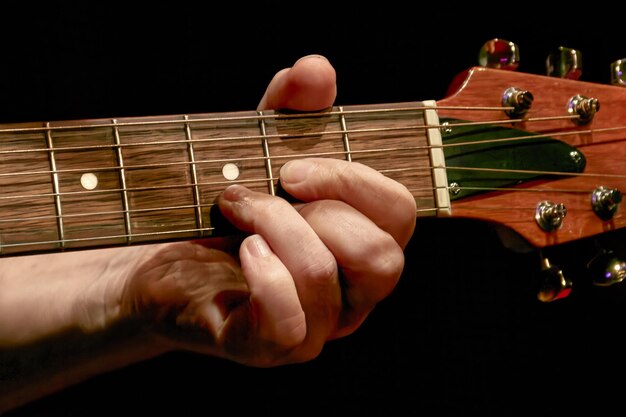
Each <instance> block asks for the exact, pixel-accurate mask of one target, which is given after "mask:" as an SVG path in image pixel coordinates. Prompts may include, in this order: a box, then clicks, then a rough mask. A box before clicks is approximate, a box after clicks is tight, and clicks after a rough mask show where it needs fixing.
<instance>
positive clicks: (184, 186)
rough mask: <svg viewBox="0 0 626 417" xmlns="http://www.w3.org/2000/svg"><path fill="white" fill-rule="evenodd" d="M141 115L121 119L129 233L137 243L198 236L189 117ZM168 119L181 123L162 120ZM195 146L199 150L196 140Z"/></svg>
mask: <svg viewBox="0 0 626 417" xmlns="http://www.w3.org/2000/svg"><path fill="white" fill-rule="evenodd" d="M141 120H142V121H144V122H145V123H132V122H133V121H136V119H133V118H125V119H123V118H120V119H117V123H118V126H117V132H118V137H119V139H118V141H119V143H120V156H121V157H122V158H123V176H124V179H125V183H124V184H123V188H124V190H125V194H126V199H127V209H128V214H129V216H128V219H129V221H130V222H129V225H130V229H131V230H130V231H129V233H128V234H129V235H130V237H131V238H132V241H133V243H138V242H149V241H152V240H154V239H160V240H170V239H184V238H195V237H200V236H201V231H200V230H199V227H198V225H197V219H196V210H197V204H196V203H195V200H194V188H195V185H194V184H196V183H195V182H194V180H193V178H192V177H191V172H192V171H191V169H190V166H191V164H190V162H189V161H190V155H189V144H190V141H189V140H188V139H187V137H186V132H185V130H186V129H185V126H186V125H187V124H189V123H188V121H187V120H185V118H184V117H182V116H175V117H172V116H158V117H149V118H142V119H141ZM165 120H176V121H177V123H161V122H162V121H165ZM150 123H154V124H150ZM193 148H194V153H195V150H196V149H195V144H194V146H193ZM197 162H198V161H197V160H196V163H197ZM131 213H132V216H131V215H130V214H131ZM181 231H185V232H182V233H181Z"/></svg>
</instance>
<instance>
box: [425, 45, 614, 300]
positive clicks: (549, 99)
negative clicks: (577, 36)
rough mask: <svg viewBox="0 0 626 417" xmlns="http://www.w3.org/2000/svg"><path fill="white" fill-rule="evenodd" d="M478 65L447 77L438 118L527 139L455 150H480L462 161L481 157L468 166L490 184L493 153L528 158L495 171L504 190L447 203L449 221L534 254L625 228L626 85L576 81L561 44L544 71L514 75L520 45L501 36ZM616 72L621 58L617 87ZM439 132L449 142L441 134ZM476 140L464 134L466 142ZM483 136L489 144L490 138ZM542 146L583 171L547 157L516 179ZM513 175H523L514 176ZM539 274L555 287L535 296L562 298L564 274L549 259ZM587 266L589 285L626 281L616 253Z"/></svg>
mask: <svg viewBox="0 0 626 417" xmlns="http://www.w3.org/2000/svg"><path fill="white" fill-rule="evenodd" d="M479 62H480V63H483V64H485V66H479V67H474V68H471V69H469V70H467V71H466V72H465V73H463V74H461V75H459V76H458V77H457V78H456V79H455V80H454V82H453V83H452V85H451V87H450V89H449V94H448V96H447V97H446V98H444V99H443V100H440V101H438V106H439V107H440V108H441V110H440V111H439V114H440V116H441V117H449V118H452V119H458V120H463V121H469V122H474V123H477V124H478V125H480V126H490V125H493V126H499V128H505V129H510V131H511V132H514V131H515V132H518V131H523V132H527V133H528V135H527V138H524V137H523V135H522V139H521V140H520V139H517V138H514V136H518V134H516V135H513V134H511V135H510V141H509V142H507V140H509V139H506V138H505V139H504V140H502V138H501V137H498V142H497V146H496V145H494V146H493V147H492V148H491V149H490V148H485V149H486V150H477V148H475V149H472V146H466V148H467V150H466V151H460V152H466V153H467V154H470V153H472V152H474V153H476V154H479V155H478V157H477V156H476V155H473V156H472V158H468V160H470V159H471V160H472V161H478V163H477V165H476V166H475V167H472V169H474V170H476V169H478V171H480V172H484V173H485V174H484V178H483V181H484V183H485V184H490V181H493V178H492V177H490V175H492V174H488V172H489V171H494V166H495V165H491V162H490V161H489V159H490V157H491V156H493V155H496V147H497V150H498V151H501V150H502V148H510V149H509V152H510V153H511V154H512V155H516V154H519V155H523V156H521V157H520V158H521V159H525V160H518V161H515V159H516V158H515V157H512V158H511V161H510V165H507V166H506V167H505V168H504V169H503V168H502V165H498V168H497V169H498V170H499V171H506V172H507V173H510V174H511V178H512V181H511V183H510V184H508V185H506V186H503V187H502V186H498V187H494V188H490V187H488V186H485V187H484V189H482V190H480V191H481V192H477V193H474V194H472V195H469V196H467V197H465V198H461V199H457V200H454V199H453V201H452V213H453V216H455V217H467V218H475V219H480V220H485V221H489V222H492V223H495V224H498V225H504V226H506V227H507V228H509V229H512V230H514V231H515V232H516V233H517V234H519V235H521V236H522V237H523V238H524V239H525V240H526V241H527V242H529V243H530V244H531V245H532V246H533V247H535V248H539V249H540V250H547V249H549V248H553V247H557V246H560V245H563V244H566V243H572V242H577V241H582V240H597V241H599V240H601V238H602V237H603V236H604V235H608V234H609V233H611V232H617V231H622V230H625V231H626V214H625V213H624V209H623V208H620V203H621V200H622V192H623V191H624V190H626V163H624V161H626V89H623V88H621V87H620V86H619V85H620V83H619V82H615V83H614V85H602V84H598V83H591V82H585V81H580V80H579V78H580V77H581V74H582V63H581V54H580V52H579V51H576V50H574V49H570V48H564V47H560V48H559V49H558V50H557V51H556V52H555V53H553V54H551V55H549V56H548V58H547V59H546V75H533V74H525V73H521V72H518V71H516V70H517V68H518V63H519V48H518V47H517V45H515V44H513V43H512V42H508V41H504V40H500V39H496V40H492V41H489V42H487V43H486V44H485V45H484V46H483V48H482V49H481V52H480V53H479ZM621 67H622V64H621V62H620V63H614V66H613V68H614V69H613V71H614V72H615V74H616V76H615V78H616V79H618V80H620V82H621V83H622V84H624V83H623V78H622V77H621ZM617 74H619V76H618V75H617ZM456 109H459V110H456ZM461 109H463V110H461ZM483 109H484V110H483ZM500 109H501V110H500ZM454 129H455V127H454V125H453V124H450V125H448V126H447V130H446V132H447V133H448V134H450V133H453V132H454ZM442 136H443V140H444V146H446V133H443V134H442ZM473 140H474V138H473V137H468V138H467V141H466V142H470V141H473ZM480 140H481V141H487V142H488V141H492V142H495V140H494V139H493V138H490V137H487V138H486V139H485V138H482V139H480ZM526 140H528V141H536V143H535V144H532V146H536V147H535V148H532V149H536V152H534V153H533V151H532V150H531V153H530V154H529V152H528V150H527V149H526V150H525V151H526V152H522V147H525V146H526V145H527V143H529V142H524V141H526ZM540 140H548V141H551V142H552V141H554V143H557V142H558V143H563V144H567V145H568V146H569V147H571V148H570V149H571V152H565V153H563V152H562V153H561V154H560V155H559V156H558V158H563V159H567V158H572V159H576V158H581V157H582V158H584V161H585V163H584V169H581V170H580V171H575V170H573V171H567V170H563V169H561V168H558V169H557V168H554V169H552V168H551V166H552V165H550V161H546V162H545V163H544V165H541V164H539V166H545V167H546V168H541V169H536V168H533V170H538V171H541V172H538V174H541V175H539V176H538V177H535V178H532V179H528V178H526V177H523V174H525V173H528V172H529V169H528V166H537V165H533V163H534V162H535V161H534V159H535V158H536V159H537V160H540V159H541V158H544V159H545V155H544V152H543V149H544V148H542V147H541V146H539V141H540ZM444 152H445V150H444ZM457 152H459V151H457ZM529 155H530V156H529ZM531 162H532V163H531ZM557 162H558V161H557ZM562 162H563V163H566V162H571V161H562ZM556 166H559V167H560V166H563V165H558V164H557V165H556ZM462 168H463V169H467V167H462ZM448 171H450V167H448ZM473 172H475V171H473ZM516 174H517V175H521V176H520V177H519V178H518V179H519V180H516V177H515V175H516ZM468 178H469V177H468ZM467 181H468V182H469V179H468V180H467ZM472 181H475V179H474V178H472ZM472 184H475V182H474V183H472ZM478 188H480V187H478ZM459 189H460V190H462V189H463V178H462V176H461V180H458V181H456V182H455V184H454V190H455V192H458V190H459ZM602 265H606V266H602ZM543 268H544V270H546V271H548V272H550V275H551V276H552V277H551V278H550V282H560V284H558V285H557V287H559V288H557V289H556V290H549V291H547V292H546V291H544V292H541V293H540V297H539V298H540V299H543V300H544V301H551V300H552V299H556V298H560V297H562V296H564V295H566V294H567V293H568V292H569V289H570V288H571V282H568V281H567V280H566V279H565V278H563V276H562V274H558V273H557V274H555V273H554V271H555V268H554V266H553V265H551V264H550V262H549V261H547V260H546V261H544V264H543ZM589 270H590V271H591V270H594V271H596V276H595V277H594V278H592V279H593V281H594V283H596V284H598V285H609V284H612V283H616V282H620V281H622V280H623V279H624V277H626V262H622V261H619V260H617V259H616V258H615V256H614V252H613V250H611V249H607V248H605V247H604V245H600V246H599V249H598V252H597V253H596V254H594V255H593V256H592V257H591V260H590V261H589ZM598 271H600V272H598Z"/></svg>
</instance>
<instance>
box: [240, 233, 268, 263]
mask: <svg viewBox="0 0 626 417" xmlns="http://www.w3.org/2000/svg"><path fill="white" fill-rule="evenodd" d="M247 241H248V242H247V245H246V246H247V248H248V251H249V252H250V254H251V255H252V256H254V257H255V258H266V257H268V256H270V254H271V253H272V251H271V250H270V247H269V246H268V245H267V242H266V241H265V239H263V238H262V237H261V236H260V235H251V236H249V237H248V239H247Z"/></svg>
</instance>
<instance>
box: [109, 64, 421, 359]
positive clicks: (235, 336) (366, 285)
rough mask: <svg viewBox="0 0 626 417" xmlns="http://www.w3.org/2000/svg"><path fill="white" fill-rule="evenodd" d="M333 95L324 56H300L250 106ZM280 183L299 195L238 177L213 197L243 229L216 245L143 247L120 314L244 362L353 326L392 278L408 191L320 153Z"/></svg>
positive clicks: (306, 351) (308, 348) (284, 354)
mask: <svg viewBox="0 0 626 417" xmlns="http://www.w3.org/2000/svg"><path fill="white" fill-rule="evenodd" d="M335 96H336V83H335V71H334V69H333V67H332V65H331V64H330V63H329V62H328V61H327V60H326V59H325V58H323V57H319V56H310V57H305V58H303V59H301V60H299V61H298V62H297V63H296V64H295V65H294V66H293V67H292V68H291V69H285V70H283V71H280V72H279V73H277V74H276V76H275V77H274V78H273V80H272V81H271V83H270V85H269V86H268V88H267V91H266V93H265V95H264V96H263V98H262V99H261V102H260V104H259V109H268V108H273V109H283V108H289V109H293V110H299V111H315V110H320V109H324V108H328V107H330V106H331V105H332V104H333V101H334V99H335ZM280 181H281V186H282V187H283V189H284V190H285V191H286V192H288V193H289V194H290V195H292V196H293V197H295V198H297V199H298V200H300V201H302V202H303V203H299V204H297V205H291V204H289V203H288V202H287V201H286V200H284V199H282V198H280V197H276V196H271V195H267V194H263V193H258V192H253V191H251V190H249V189H247V188H245V187H243V186H241V185H233V186H230V187H229V188H227V189H226V190H225V191H224V192H223V193H222V194H221V196H220V197H219V199H218V204H219V207H220V209H221V211H222V213H223V214H224V216H225V217H226V218H227V219H229V220H230V221H231V222H232V223H233V224H234V225H235V226H236V227H238V228H239V229H240V230H242V231H244V232H247V233H249V235H248V236H247V237H246V238H245V239H243V241H241V242H236V243H237V244H236V245H234V246H231V247H230V248H229V247H227V248H226V251H224V250H222V249H225V248H224V246H223V245H222V244H221V243H223V242H222V241H217V240H215V239H209V240H207V241H202V242H179V243H171V244H166V245H164V246H160V247H159V248H158V251H156V250H155V251H147V252H145V253H144V255H143V257H142V262H141V263H140V264H139V266H138V267H137V268H136V269H135V270H134V272H133V273H132V275H131V276H130V277H129V279H128V280H127V281H126V286H125V291H124V293H123V296H122V297H121V311H122V312H123V314H124V315H129V316H132V315H137V314H138V315H140V316H147V317H148V318H149V319H150V320H156V323H157V326H156V327H155V328H156V329H157V333H158V334H159V336H160V337H161V340H162V341H163V342H164V344H165V345H166V346H167V348H168V349H190V350H195V351H200V352H204V353H208V354H212V355H217V356H220V357H224V358H228V359H232V360H234V361H237V362H240V363H245V364H249V365H254V366H273V365H279V364H285V363H294V362H302V361H306V360H309V359H312V358H314V357H316V356H317V355H318V354H319V353H320V351H321V349H322V347H323V346H324V343H325V342H326V341H328V340H330V339H333V338H337V337H341V336H345V335H347V334H349V333H351V332H353V331H354V330H355V329H356V328H358V326H359V325H360V324H361V323H362V322H363V320H364V319H365V318H366V317H367V315H368V314H369V313H370V311H371V310H372V309H373V308H374V306H375V305H376V304H377V303H378V302H379V301H380V300H382V299H383V298H384V297H386V296H387V295H388V294H389V293H390V292H391V291H392V290H393V288H394V286H395V285H396V283H397V280H398V279H399V277H400V274H401V272H402V269H403V266H404V254H403V249H404V247H405V245H406V244H407V242H408V240H409V239H410V237H411V235H412V233H413V230H414V227H415V202H414V199H413V197H412V196H411V194H410V193H409V192H408V190H407V189H406V188H405V187H404V186H402V185H401V184H399V183H397V182H395V181H393V180H391V179H389V178H387V177H385V176H383V175H382V174H380V173H378V172H376V171H374V170H372V169H370V168H368V167H366V166H364V165H361V164H359V163H355V162H347V161H343V160H337V159H330V158H317V159H305V160H300V161H291V162H289V163H286V164H285V165H284V166H283V167H282V169H281V172H280ZM218 243H219V245H218ZM218 247H219V249H218Z"/></svg>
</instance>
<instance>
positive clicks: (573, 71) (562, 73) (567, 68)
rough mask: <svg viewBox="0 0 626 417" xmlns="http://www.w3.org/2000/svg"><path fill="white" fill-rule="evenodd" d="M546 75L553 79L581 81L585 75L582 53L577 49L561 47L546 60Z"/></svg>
mask: <svg viewBox="0 0 626 417" xmlns="http://www.w3.org/2000/svg"><path fill="white" fill-rule="evenodd" d="M546 73H547V74H548V75H549V76H551V77H558V78H568V79H570V80H577V79H579V78H580V76H581V75H582V73H583V61H582V54H581V52H580V51H579V50H577V49H572V48H566V47H564V46H559V47H558V49H557V50H556V51H555V52H553V53H551V54H550V55H548V58H546Z"/></svg>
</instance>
